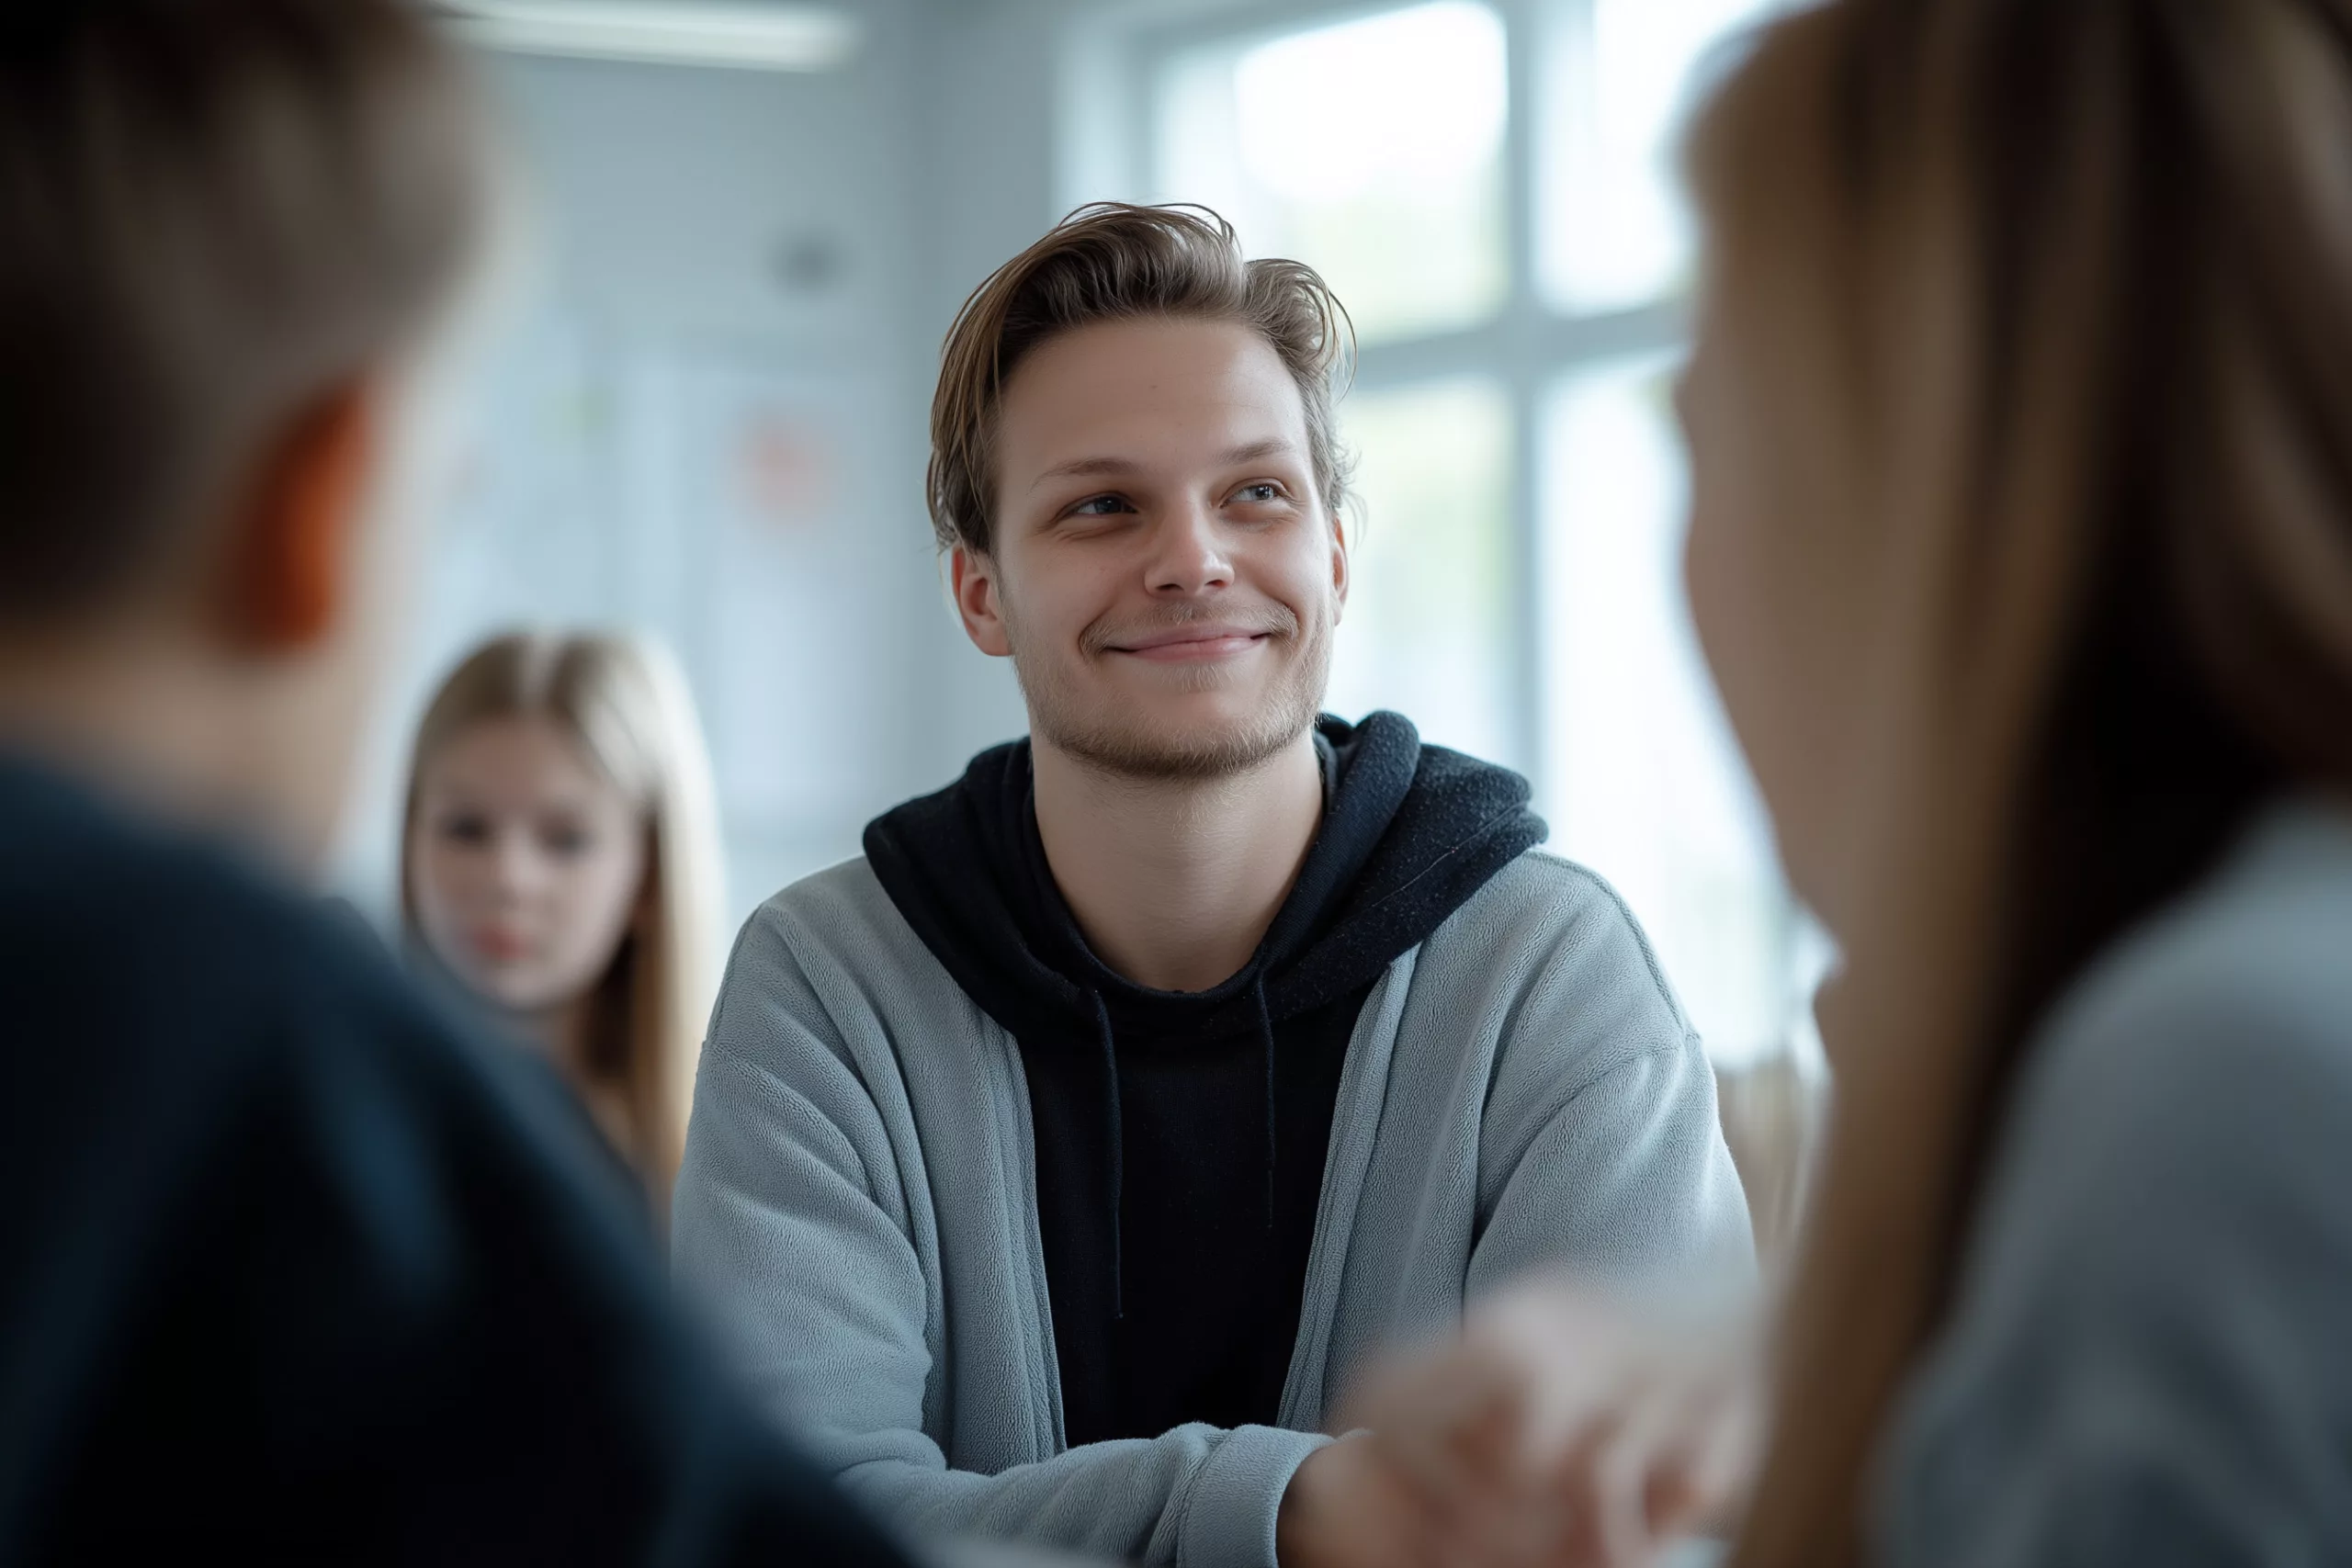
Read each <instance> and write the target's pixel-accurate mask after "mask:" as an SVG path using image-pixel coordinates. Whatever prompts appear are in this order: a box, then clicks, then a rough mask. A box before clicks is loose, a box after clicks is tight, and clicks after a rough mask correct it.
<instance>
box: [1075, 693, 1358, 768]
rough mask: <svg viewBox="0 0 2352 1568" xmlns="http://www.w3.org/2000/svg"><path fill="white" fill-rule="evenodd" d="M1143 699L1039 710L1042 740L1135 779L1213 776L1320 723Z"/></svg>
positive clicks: (1266, 754)
mask: <svg viewBox="0 0 2352 1568" xmlns="http://www.w3.org/2000/svg"><path fill="white" fill-rule="evenodd" d="M1160 706H1161V705H1135V706H1132V707H1129V708H1127V709H1125V711H1120V712H1106V713H1098V714H1093V715H1089V716H1087V717H1086V718H1085V719H1083V720H1076V721H1075V722H1073V720H1074V719H1075V718H1076V716H1070V715H1046V714H1036V715H1033V716H1032V724H1033V726H1034V728H1035V730H1036V733H1037V735H1038V737H1039V739H1043V740H1045V741H1046V743H1047V744H1049V745H1051V746H1053V747H1054V749H1055V750H1058V751H1062V752H1064V753H1066V754H1068V755H1069V756H1070V757H1072V758H1074V759H1076V760H1077V761H1080V762H1082V763H1085V764H1086V765H1088V766H1090V767H1093V768H1096V769H1100V770H1102V771H1103V772H1105V773H1116V774H1119V775H1122V776H1124V777H1130V778H1144V779H1169V780H1183V779H1211V778H1221V777H1225V776H1227V775H1228V774H1232V773H1243V772H1247V771H1248V770H1250V769H1251V768H1254V767H1257V766H1259V765H1260V764H1261V763H1263V762H1265V761H1267V760H1268V759H1269V758H1271V757H1273V756H1274V755H1276V754H1277V753H1279V752H1281V751H1282V750H1283V748H1285V747H1287V746H1289V745H1291V744H1293V743H1294V742H1295V741H1296V740H1297V739H1298V738H1299V737H1300V736H1301V735H1303V734H1305V733H1306V728H1307V726H1308V725H1310V724H1312V723H1313V722H1314V719H1315V715H1314V713H1313V711H1312V710H1309V711H1307V712H1306V713H1304V714H1280V715H1276V714H1269V713H1268V712H1267V711H1265V708H1264V707H1263V706H1262V705H1261V707H1260V708H1259V709H1258V710H1257V711H1254V712H1249V713H1239V714H1236V713H1218V712H1210V713H1202V712H1200V711H1198V706H1199V705H1185V706H1188V707H1191V708H1193V711H1190V712H1172V713H1171V712H1161V711H1157V710H1158V709H1159V707H1160Z"/></svg>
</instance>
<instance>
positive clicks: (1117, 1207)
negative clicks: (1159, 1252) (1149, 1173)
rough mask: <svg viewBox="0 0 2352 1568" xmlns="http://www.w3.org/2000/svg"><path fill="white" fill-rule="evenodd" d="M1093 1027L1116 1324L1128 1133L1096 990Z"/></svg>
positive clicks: (1121, 1289)
mask: <svg viewBox="0 0 2352 1568" xmlns="http://www.w3.org/2000/svg"><path fill="white" fill-rule="evenodd" d="M1094 1027H1095V1031H1096V1037H1097V1039H1098V1040H1099V1041H1100V1042H1101V1043H1102V1046H1103V1122H1104V1126H1103V1131H1104V1132H1105V1133H1107V1134H1109V1135H1110V1136H1109V1139H1108V1142H1109V1143H1110V1145H1111V1321H1112V1322H1114V1323H1119V1322H1123V1321H1125V1318H1126V1315H1127V1297H1126V1290H1127V1279H1126V1258H1125V1254H1124V1252H1123V1251H1122V1247H1121V1241H1122V1238H1121V1235H1120V1226H1121V1221H1122V1211H1123V1210H1124V1209H1125V1206H1126V1205H1125V1201H1124V1200H1125V1189H1126V1179H1127V1169H1126V1167H1127V1129H1126V1122H1125V1118H1124V1117H1123V1116H1122V1115H1121V1114H1120V1111H1119V1045H1118V1042H1117V1041H1116V1040H1115V1039H1114V1038H1113V1036H1112V1033H1111V1007H1110V1004H1109V1003H1107V1002H1105V1001H1104V1000H1103V993H1102V992H1101V991H1099V990H1098V991H1096V992H1095V993H1094Z"/></svg>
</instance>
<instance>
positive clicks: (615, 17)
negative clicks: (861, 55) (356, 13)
mask: <svg viewBox="0 0 2352 1568" xmlns="http://www.w3.org/2000/svg"><path fill="white" fill-rule="evenodd" d="M446 3H447V9H448V11H449V12H450V14H451V15H452V16H453V17H455V19H456V23H457V28H458V32H459V33H460V34H461V35H462V36H463V37H465V38H467V39H469V40H471V41H472V42H474V43H476V44H480V45H481V46H482V47H484V48H486V49H497V50H505V51H509V52H512V53H517V54H558V55H566V56H570V57H571V58H574V59H582V60H632V61H644V62H653V63H658V64H664V65H724V66H735V67H738V68H741V69H745V70H752V71H831V70H833V69H835V68H836V67H839V66H841V65H843V64H846V63H847V62H848V61H849V59H850V57H851V56H852V55H853V54H854V53H855V52H856V51H857V41H858V26H857V23H856V21H855V20H854V18H852V17H847V16H844V15H843V14H842V13H841V12H839V11H834V10H830V9H827V8H825V7H822V6H781V5H779V6H761V5H746V4H737V5H721V4H714V3H710V0H446Z"/></svg>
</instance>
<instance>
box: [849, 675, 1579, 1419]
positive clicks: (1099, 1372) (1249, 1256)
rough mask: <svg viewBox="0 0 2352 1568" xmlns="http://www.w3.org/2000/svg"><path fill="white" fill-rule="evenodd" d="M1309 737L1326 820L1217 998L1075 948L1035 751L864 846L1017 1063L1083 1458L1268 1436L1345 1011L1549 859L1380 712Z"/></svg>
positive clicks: (1498, 807)
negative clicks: (1450, 922)
mask: <svg viewBox="0 0 2352 1568" xmlns="http://www.w3.org/2000/svg"><path fill="white" fill-rule="evenodd" d="M1316 743H1317V750H1318V752H1319V753H1320V755H1321V758H1322V762H1323V775H1324V798H1325V807H1324V813H1323V821H1322V826H1321V828H1320V829H1318V830H1317V835H1316V839H1315V842H1314V844H1313V846H1312V847H1311V848H1310V849H1309V850H1308V851H1307V854H1306V861H1305V863H1303V864H1302V865H1301V866H1300V868H1299V874H1298V879H1297V881H1296V883H1295V885H1294V886H1293V887H1292V889H1291V893H1290V897H1288V898H1287V899H1286V900H1285V901H1284V902H1283V907H1282V908H1281V909H1280V910H1279V911H1278V912H1277V913H1276V914H1275V916H1274V920H1273V923H1272V926H1271V927H1270V928H1268V930H1267V931H1266V935H1265V939H1264V940H1263V941H1262V942H1260V943H1259V946H1258V951H1257V953H1255V954H1254V955H1253V956H1252V957H1251V958H1250V962H1249V963H1248V964H1244V965H1243V966H1242V968H1241V969H1240V971H1239V972H1238V974H1236V975H1234V976H1232V977H1231V978H1230V979H1228V980H1227V981H1226V982H1225V983H1224V984H1222V985H1220V986H1218V987H1216V988H1214V989H1212V990H1207V991H1198V992H1178V991H1157V990H1151V989H1148V988H1147V987H1141V986H1137V985H1136V984H1135V983H1133V982H1132V981H1130V980H1127V979H1126V978H1125V977H1124V976H1120V975H1118V974H1116V973H1115V972H1114V971H1113V970H1112V969H1110V968H1109V967H1108V966H1107V965H1105V964H1103V962H1102V960H1101V959H1099V958H1097V957H1096V956H1095V954H1094V953H1093V952H1092V951H1091V949H1090V948H1089V947H1088V945H1087V942H1086V939H1085V937H1084V935H1083V934H1082V933H1081V932H1080V931H1079V929H1078V924H1077V921H1076V920H1075V919H1073V918H1072V916H1071V914H1070V912H1069V905H1068V904H1067V903H1066V902H1064V900H1063V898H1062V896H1061V891H1060V889H1059V887H1057V886H1056V884H1055V882H1054V878H1053V874H1052V872H1051V870H1050V868H1049V867H1048V866H1047V864H1046V853H1045V846H1044V844H1043V842H1042V841H1041V840H1040V839H1039V838H1038V833H1037V813H1036V796H1035V784H1034V776H1033V774H1032V772H1031V762H1030V750H1029V743H1028V742H1027V741H1025V740H1023V741H1016V742H1013V743H1012V744H1010V745H1005V746H1000V747H997V748H995V749H993V750H988V751H984V752H982V753H980V755H979V756H978V757H976V758H974V759H973V761H972V763H971V766H970V767H969V768H968V769H967V770H966V772H965V774H964V777H963V779H962V780H961V781H960V782H958V783H956V784H951V785H950V786H949V787H947V788H946V789H944V790H942V791H940V792H939V793H938V794H936V795H926V796H924V797H923V798H922V799H920V800H914V801H910V802H908V803H907V804H906V805H904V806H901V807H899V808H898V809H896V810H894V811H892V812H890V813H889V814H888V815H887V816H884V817H882V818H878V819H877V820H876V821H875V822H874V823H873V824H872V825H871V826H869V827H868V828H867V829H866V830H865V852H866V858H867V860H868V862H869V863H871V864H872V866H873V868H874V872H875V874H876V877H878V878H879V879H880V881H881V883H882V886H883V887H884V889H885V890H886V891H888V894H889V896H890V898H891V900H892V902H893V903H895V904H896V905H897V906H898V908H899V913H900V914H902V915H903V916H905V917H906V919H907V923H908V924H909V925H910V926H912V927H913V928H914V930H915V931H916V933H917V934H918V935H920V936H921V937H922V940H923V942H924V944H925V945H926V946H928V947H929V948H930V949H931V951H932V953H933V954H934V955H935V956H936V957H937V958H938V959H939V961H940V963H941V964H942V965H944V967H945V968H946V970H947V972H948V973H949V974H950V975H951V976H954V977H955V979H956V984H957V985H959V986H961V987H963V989H964V991H965V992H966V994H967V995H968V996H970V997H971V998H972V999H973V1001H974V1002H976V1003H977V1004H978V1006H979V1007H980V1008H981V1010H983V1011H985V1012H986V1013H988V1015H989V1017H990V1018H993V1019H994V1020H996V1021H997V1022H998V1023H1000V1024H1001V1025H1002V1026H1003V1027H1004V1028H1005V1030H1006V1031H1007V1032H1010V1033H1011V1034H1012V1037H1013V1039H1014V1040H1015V1041H1016V1042H1017V1043H1019V1045H1020V1048H1021V1055H1022V1062H1023V1068H1024V1069H1025V1072H1026V1076H1027V1078H1028V1088H1029V1102H1030V1114H1031V1119H1032V1123H1033V1125H1034V1126H1035V1135H1036V1143H1037V1148H1036V1156H1037V1161H1036V1163H1037V1219H1038V1227H1039V1231H1040V1233H1041V1235H1042V1239H1043V1244H1044V1249H1045V1258H1046V1289H1047V1295H1048V1299H1049V1300H1050V1301H1051V1303H1053V1320H1054V1342H1055V1350H1056V1354H1057V1359H1058V1362H1059V1367H1060V1373H1061V1389H1062V1411H1063V1431H1064V1436H1065V1438H1066V1439H1067V1440H1068V1442H1069V1445H1070V1446H1072V1447H1078V1446H1080V1445H1083V1444H1086V1443H1091V1442H1100V1441H1103V1440H1106V1439H1109V1438H1150V1437H1157V1436H1159V1434H1160V1433H1162V1432H1164V1431H1167V1430H1169V1429H1170V1427H1176V1426H1180V1425H1182V1424H1183V1423H1185V1422H1188V1421H1205V1422H1208V1423H1210V1424H1211V1425H1214V1426H1218V1427H1236V1426H1241V1425H1244V1424H1248V1423H1260V1424H1269V1425H1271V1424H1272V1422H1273V1421H1274V1420H1275V1417H1276V1412H1277V1408H1278V1406H1279V1404H1280V1403H1281V1400H1282V1393H1283V1380H1284V1378H1285V1376H1286V1375H1287V1372H1288V1369H1289V1364H1290V1355H1291V1347H1292V1342H1293V1340H1294V1339H1295V1337H1296V1335H1297V1329H1298V1313H1299V1302H1300V1298H1301V1296H1302V1294H1303V1292H1304V1290H1305V1286H1306V1264H1307V1254H1308V1250H1309V1248H1310V1247H1311V1246H1312V1244H1313V1241H1314V1235H1315V1213H1316V1206H1317V1201H1319V1199H1320V1197H1321V1193H1322V1184H1323V1161H1324V1150H1325V1146H1326V1145H1327V1144H1328V1143H1329V1137H1330V1130H1331V1116H1332V1109H1333V1106H1334V1104H1335V1103H1336V1101H1337V1098H1338V1094H1339V1084H1340V1067H1341V1066H1342V1065H1343V1063H1344V1061H1345V1058H1346V1055H1347V1048H1348V1041H1349V1038H1350V1036H1351V1033H1352V1032H1353V1031H1354V1028H1355V1021H1356V1015H1357V1013H1358V1012H1359V1011H1360V1010H1362V1008H1363V1001H1364V998H1365V997H1366V996H1368V995H1369V994H1370V992H1371V990H1372V987H1373V986H1374V983H1375V982H1376V981H1377V980H1378V979H1379V978H1380V976H1381V975H1382V974H1383V973H1385V971H1386V969H1387V967H1388V965H1389V964H1391V963H1392V962H1393V961H1394V960H1396V959H1397V957H1398V956H1399V955H1400V954H1402V953H1406V952H1408V950H1410V949H1411V948H1413V947H1415V946H1417V945H1418V944H1419V942H1421V940H1422V939H1423V938H1425V937H1426V936H1428V935H1429V933H1430V931H1434V930H1435V929H1436V928H1437V927H1438V925H1439V924H1440V923H1441V922H1442V921H1443V920H1444V919H1446V917H1447V916H1449V915H1451V914H1453V911H1454V910H1455V909H1457V908H1461V906H1462V905H1463V904H1464V902H1466V901H1467V900H1468V899H1469V898H1470V897H1471V896H1472V895H1473V894H1475V893H1476V892H1477V890H1478V889H1479V888H1480V887H1482V886H1485V885H1486V884H1487V880H1488V879H1489V878H1491V877H1492V876H1494V874H1496V873H1497V872H1498V871H1500V870H1501V869H1502V868H1503V867H1504V866H1506V865H1508V864H1509V863H1510V862H1511V861H1512V860H1514V859H1516V858H1517V857H1518V856H1519V855H1520V854H1521V853H1523V852H1525V851H1527V850H1528V849H1530V848H1532V846H1533V845H1535V844H1537V843H1539V842H1541V841H1542V840H1543V838H1544V823H1543V821H1542V819H1541V818H1538V817H1536V816H1535V815H1534V814H1533V813H1532V812H1531V811H1530V810H1529V809H1528V807H1527V800H1528V788H1527V783H1526V781H1525V780H1524V779H1521V777H1520V776H1519V775H1518V774H1516V773H1510V772H1508V771H1506V770H1504V769H1501V768H1497V767H1492V766H1490V765H1488V764H1487V763H1484V762H1480V761H1475V760H1474V759H1472V758H1469V757H1465V756H1463V755H1461V754H1460V753H1458V752H1453V751H1449V750H1443V749H1442V748H1439V747H1434V746H1423V745H1422V744H1421V743H1420V738H1419V735H1417V734H1416V733H1415V731H1414V729H1413V727H1412V725H1411V724H1410V723H1408V721H1406V720H1405V719H1404V718H1402V717H1400V716H1397V715H1396V714H1393V713H1375V714H1374V715H1372V716H1370V717H1368V718H1366V719H1365V720H1364V721H1363V724H1361V725H1358V726H1352V727H1351V726H1350V725H1347V724H1344V723H1342V722H1340V720H1338V719H1335V718H1330V717H1328V716H1327V717H1325V718H1323V719H1321V720H1319V721H1318V722H1317V727H1316Z"/></svg>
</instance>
